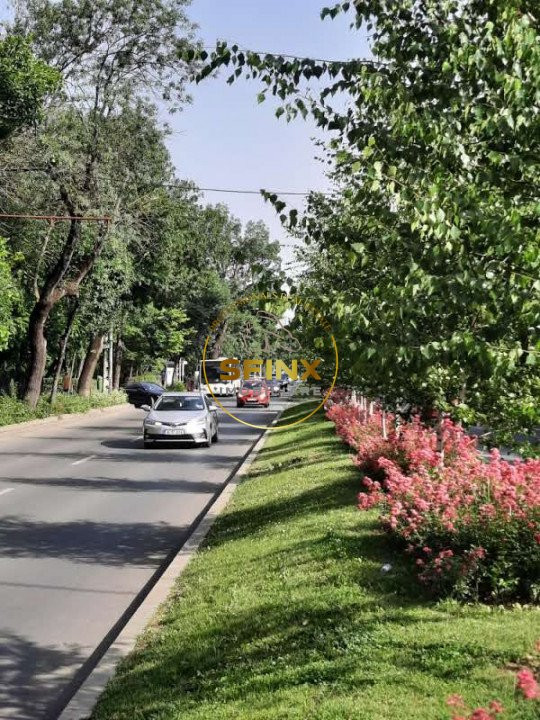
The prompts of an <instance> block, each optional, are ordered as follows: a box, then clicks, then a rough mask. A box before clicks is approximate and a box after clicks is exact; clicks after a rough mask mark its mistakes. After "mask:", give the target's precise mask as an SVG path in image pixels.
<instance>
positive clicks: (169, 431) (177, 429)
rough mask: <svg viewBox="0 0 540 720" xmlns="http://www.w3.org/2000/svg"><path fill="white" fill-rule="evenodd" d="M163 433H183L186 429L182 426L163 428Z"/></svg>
mask: <svg viewBox="0 0 540 720" xmlns="http://www.w3.org/2000/svg"><path fill="white" fill-rule="evenodd" d="M164 433H165V435H185V434H186V431H185V430H184V429H183V428H164Z"/></svg>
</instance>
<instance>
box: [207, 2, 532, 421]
mask: <svg viewBox="0 0 540 720" xmlns="http://www.w3.org/2000/svg"><path fill="white" fill-rule="evenodd" d="M349 10H350V11H353V12H354V13H355V23H356V25H357V27H358V28H360V27H363V26H364V25H366V26H367V28H368V30H369V31H370V32H371V43H372V48H371V49H372V54H373V57H374V58H376V60H372V59H365V60H364V59H362V60H352V61H350V62H326V63H325V62H318V61H314V60H311V59H305V60H302V59H299V60H289V59H284V58H280V57H275V56H261V55H258V54H256V53H245V52H242V51H240V50H239V49H238V48H237V47H235V46H233V47H228V46H227V45H225V44H220V45H219V46H218V47H217V49H216V51H215V52H214V53H213V54H212V55H211V57H210V60H209V62H208V63H207V65H206V67H205V69H204V70H203V71H202V73H201V75H207V74H209V73H210V72H212V70H213V69H215V68H217V67H219V66H221V65H227V64H230V65H232V66H233V68H234V67H236V71H235V73H234V74H233V76H232V77H231V78H230V79H231V81H234V80H235V79H236V78H237V77H238V76H239V75H240V74H241V69H242V68H245V70H246V72H249V73H250V74H251V75H252V76H253V75H254V76H256V77H258V78H260V79H261V81H262V82H263V84H264V86H265V90H264V91H263V93H262V94H261V99H264V97H265V95H266V94H267V93H272V94H275V95H277V96H278V97H280V98H282V99H283V100H284V102H285V106H284V107H280V108H279V109H278V115H281V114H286V115H287V117H288V118H293V117H295V116H297V115H301V116H306V115H307V113H311V114H312V115H313V117H314V118H315V120H316V122H317V123H318V125H319V126H320V127H321V128H322V129H324V130H327V131H330V132H332V133H333V139H332V140H331V141H330V142H329V145H328V154H329V159H330V160H331V162H332V165H333V168H334V169H333V172H332V178H333V179H334V182H335V190H334V192H333V193H332V194H331V197H328V198H325V197H321V196H315V195H313V196H311V198H310V200H309V205H308V210H307V212H306V214H305V215H304V217H302V218H301V219H300V220H299V218H298V214H297V213H296V212H295V211H291V213H290V214H289V215H288V216H287V218H286V220H287V224H288V227H290V228H291V229H293V228H294V229H298V228H300V230H301V231H302V232H303V233H304V236H305V238H306V240H307V241H308V242H309V243H312V244H313V245H314V247H315V248H316V250H315V252H314V253H313V255H312V256H311V263H312V269H311V271H310V272H309V273H308V275H307V276H306V277H305V279H304V282H303V285H302V289H303V292H304V293H307V294H311V295H312V296H313V297H315V296H316V297H317V300H318V302H319V306H320V307H321V309H322V310H323V312H325V313H326V314H327V315H328V316H329V318H330V320H331V322H332V323H333V325H334V326H335V333H336V335H337V336H338V342H339V345H340V352H341V354H342V356H343V357H342V360H343V361H344V362H343V365H344V367H345V368H347V370H348V373H347V377H348V380H349V381H350V382H352V383H354V384H358V385H360V386H363V387H365V388H367V389H369V390H370V391H371V392H373V393H376V394H379V395H383V396H385V397H387V398H388V399H389V400H390V401H394V402H395V401H397V400H399V399H401V400H403V399H405V400H409V401H411V402H414V403H418V404H420V405H422V406H424V407H425V408H429V407H430V406H431V407H433V406H437V407H440V408H445V409H452V410H454V411H455V408H456V405H459V406H461V409H462V410H464V411H465V410H466V409H467V406H468V405H469V406H472V407H473V408H474V409H476V410H481V411H484V412H485V411H486V406H485V400H486V398H487V395H488V394H487V393H486V389H487V388H489V386H490V385H493V384H495V385H496V386H497V387H499V388H501V391H504V392H507V393H510V394H513V393H514V394H515V393H517V394H518V396H519V393H520V390H521V389H522V387H523V385H524V384H525V388H526V389H527V392H529V390H528V388H529V387H530V383H529V381H528V380H526V379H527V378H529V379H531V378H534V377H537V373H538V370H537V367H538V366H537V358H538V353H539V350H540V344H539V327H540V322H539V318H540V277H539V274H540V273H539V269H540V254H539V243H538V212H537V208H538V199H539V198H538V193H537V190H536V188H537V187H538V181H539V179H540V178H539V173H540V170H539V168H540V165H539V164H538V155H539V152H538V151H539V140H540V119H539V116H538V113H537V112H536V109H535V108H536V98H537V97H538V93H539V92H540V43H539V34H540V33H539V30H540V28H539V20H538V17H537V12H536V11H537V8H536V3H533V2H531V1H530V0H516V1H515V2H512V3H508V2H506V1H503V0H471V2H468V3H462V2H458V0H444V1H443V2H441V1H440V0H421V2H418V3H411V2H410V0H357V1H356V2H354V3H350V2H345V3H341V4H340V5H339V6H336V7H334V8H331V9H326V10H324V11H323V16H330V17H335V16H336V15H337V14H338V13H339V12H345V11H349ZM313 78H317V79H318V80H320V81H321V82H322V83H323V87H322V89H321V90H319V91H318V92H316V93H315V92H312V93H311V94H309V93H308V94H307V93H306V88H305V83H306V81H307V82H309V81H312V80H313ZM306 95H307V97H306ZM334 96H340V97H341V101H340V102H338V103H335V104H334V103H333V102H332V98H333V97H334ZM269 199H270V200H271V201H272V202H274V204H275V205H276V208H277V209H278V211H279V212H281V213H282V214H285V213H284V210H285V203H284V202H283V201H282V200H281V199H279V198H277V197H269ZM310 331H312V332H314V333H315V332H316V329H315V328H310ZM524 380H525V383H524Z"/></svg>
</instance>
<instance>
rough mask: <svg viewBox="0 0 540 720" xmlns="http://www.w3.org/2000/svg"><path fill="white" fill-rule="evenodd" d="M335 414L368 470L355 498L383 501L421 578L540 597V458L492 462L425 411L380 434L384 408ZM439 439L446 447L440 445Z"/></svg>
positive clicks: (442, 586) (504, 596)
mask: <svg viewBox="0 0 540 720" xmlns="http://www.w3.org/2000/svg"><path fill="white" fill-rule="evenodd" d="M328 417H329V418H330V419H331V420H333V421H334V422H335V424H336V431H337V433H338V434H339V435H340V437H342V439H343V440H344V441H345V442H347V443H348V444H349V445H350V446H351V447H352V448H353V449H354V450H355V451H356V457H355V463H356V464H357V466H358V467H359V468H360V469H361V470H362V472H363V473H364V478H363V485H364V491H363V492H361V493H360V494H359V496H358V506H359V508H360V509H362V510H365V509H369V508H372V507H375V506H377V507H379V509H380V517H381V521H382V523H383V526H384V527H385V528H386V529H387V530H388V531H389V532H390V533H392V534H393V535H394V536H395V537H397V538H398V539H399V540H400V541H401V542H402V543H403V545H404V547H406V551H407V553H408V554H409V555H411V556H412V557H413V558H414V560H415V563H416V567H417V570H418V575H419V578H420V580H421V581H422V582H423V583H425V584H426V585H427V586H428V587H430V588H431V589H432V590H433V591H435V592H437V593H440V594H445V593H453V594H455V595H456V596H458V597H461V598H463V599H482V600H496V601H506V600H510V599H522V600H526V601H531V600H532V601H536V600H538V599H540V460H527V461H525V462H515V463H508V462H506V461H504V460H502V459H501V458H500V456H499V453H498V452H497V451H496V450H494V451H492V453H491V456H490V458H489V460H488V461H487V462H485V461H484V460H483V459H482V457H481V455H480V453H479V452H478V450H477V448H476V444H475V441H474V439H471V438H470V437H468V436H467V435H466V433H465V432H464V431H463V430H462V428H461V427H460V426H458V425H456V424H454V423H453V422H452V421H450V420H445V421H444V422H443V423H442V427H441V435H440V438H439V439H438V437H437V433H436V432H435V431H434V430H433V429H431V428H429V427H426V426H424V425H423V424H422V423H421V422H420V421H419V420H418V419H415V420H414V421H413V422H411V423H407V424H405V425H402V426H401V427H400V428H399V429H398V430H395V429H394V427H393V425H394V423H393V422H390V423H389V425H390V427H391V430H389V432H388V433H387V438H386V439H384V438H383V435H382V428H381V426H382V418H381V413H380V412H376V413H375V414H374V415H372V416H371V417H366V416H365V413H363V412H362V411H361V410H360V408H359V406H357V405H352V404H349V403H346V404H339V405H334V406H333V407H332V408H331V409H330V411H329V412H328ZM440 447H442V449H443V452H442V453H441V452H440V451H439V449H440Z"/></svg>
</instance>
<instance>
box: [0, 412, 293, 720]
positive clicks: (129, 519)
mask: <svg viewBox="0 0 540 720" xmlns="http://www.w3.org/2000/svg"><path fill="white" fill-rule="evenodd" d="M227 404H229V405H231V406H232V403H231V402H230V401H227ZM281 406H282V403H281V402H279V401H277V402H276V401H274V402H273V403H272V406H271V409H270V410H264V409H262V408H261V409H256V408H249V409H245V410H244V409H243V410H239V411H238V414H239V416H241V417H242V419H245V420H246V421H248V422H254V423H259V422H260V424H269V423H270V421H271V420H272V419H273V418H274V417H275V414H276V412H277V410H278V409H280V408H281ZM235 411H236V408H235ZM142 418H143V413H142V411H140V410H135V409H134V408H131V407H127V408H125V407H122V408H118V409H117V410H114V411H112V412H111V413H107V414H103V415H99V416H96V415H93V416H92V417H87V418H73V419H70V420H67V421H66V422H62V423H60V422H59V423H58V424H48V425H44V426H41V427H33V428H31V429H25V430H21V431H17V432H16V433H13V432H9V433H6V434H0V718H2V720H7V719H8V718H9V720H12V719H14V718H17V720H45V719H47V720H52V719H53V718H56V717H57V716H58V714H59V712H60V711H61V709H62V707H63V705H64V704H65V703H66V702H67V700H68V699H69V697H70V696H71V695H72V693H73V691H74V690H75V689H76V686H77V684H78V682H79V681H80V680H82V679H84V676H85V675H86V674H87V672H88V671H89V670H90V669H91V666H92V665H93V663H94V661H95V660H96V659H97V656H98V655H100V654H101V651H102V650H104V649H105V648H104V647H103V646H104V645H108V644H109V643H110V642H111V641H112V639H113V637H111V635H113V634H117V631H119V630H120V627H118V624H122V625H123V624H124V622H125V620H127V617H126V614H129V612H130V606H131V608H133V604H138V602H140V600H142V597H141V593H145V592H146V591H147V590H149V588H150V586H151V584H152V582H153V581H155V579H156V577H157V576H158V575H159V573H160V572H161V571H162V570H163V568H164V567H165V566H166V564H167V562H168V560H169V559H170V556H171V555H172V554H174V551H176V550H177V549H178V548H179V546H180V545H181V544H182V543H183V541H184V539H185V538H186V536H187V534H188V531H189V528H190V527H191V526H192V524H193V523H194V522H195V521H196V520H197V518H198V516H199V515H200V514H201V513H202V512H203V511H204V509H205V508H206V507H207V505H208V504H209V503H210V502H211V501H212V499H213V498H214V497H215V495H216V493H218V492H219V491H220V489H221V488H222V487H223V485H224V483H225V482H226V481H227V480H228V479H229V477H230V475H231V473H232V472H233V470H234V469H235V468H236V466H237V465H238V463H239V462H240V461H241V459H242V458H243V456H244V455H245V454H246V453H247V451H248V450H249V448H250V447H251V445H252V444H253V443H254V442H255V440H256V439H257V438H258V437H259V435H260V431H258V430H256V429H253V428H250V427H247V426H245V425H241V424H240V423H237V422H235V421H233V420H232V419H230V418H229V417H227V416H226V415H225V414H224V413H220V440H219V442H218V443H217V444H215V445H213V446H212V448H211V449H208V448H195V447H182V446H179V445H169V444H167V445H163V446H160V447H157V448H156V449H149V450H145V449H143V447H142V436H141V432H142V430H141V421H142ZM115 626H116V627H115Z"/></svg>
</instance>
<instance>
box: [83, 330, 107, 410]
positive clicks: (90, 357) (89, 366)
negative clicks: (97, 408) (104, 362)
mask: <svg viewBox="0 0 540 720" xmlns="http://www.w3.org/2000/svg"><path fill="white" fill-rule="evenodd" d="M104 341H105V334H101V335H96V336H95V337H93V338H92V341H91V342H90V346H89V348H88V352H87V353H86V357H85V358H84V363H83V367H82V370H81V375H80V377H79V387H78V393H79V395H82V396H83V397H88V396H89V395H90V391H91V389H92V379H93V377H94V373H95V371H96V367H97V364H98V362H99V358H100V356H101V353H102V352H103V345H104Z"/></svg>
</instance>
